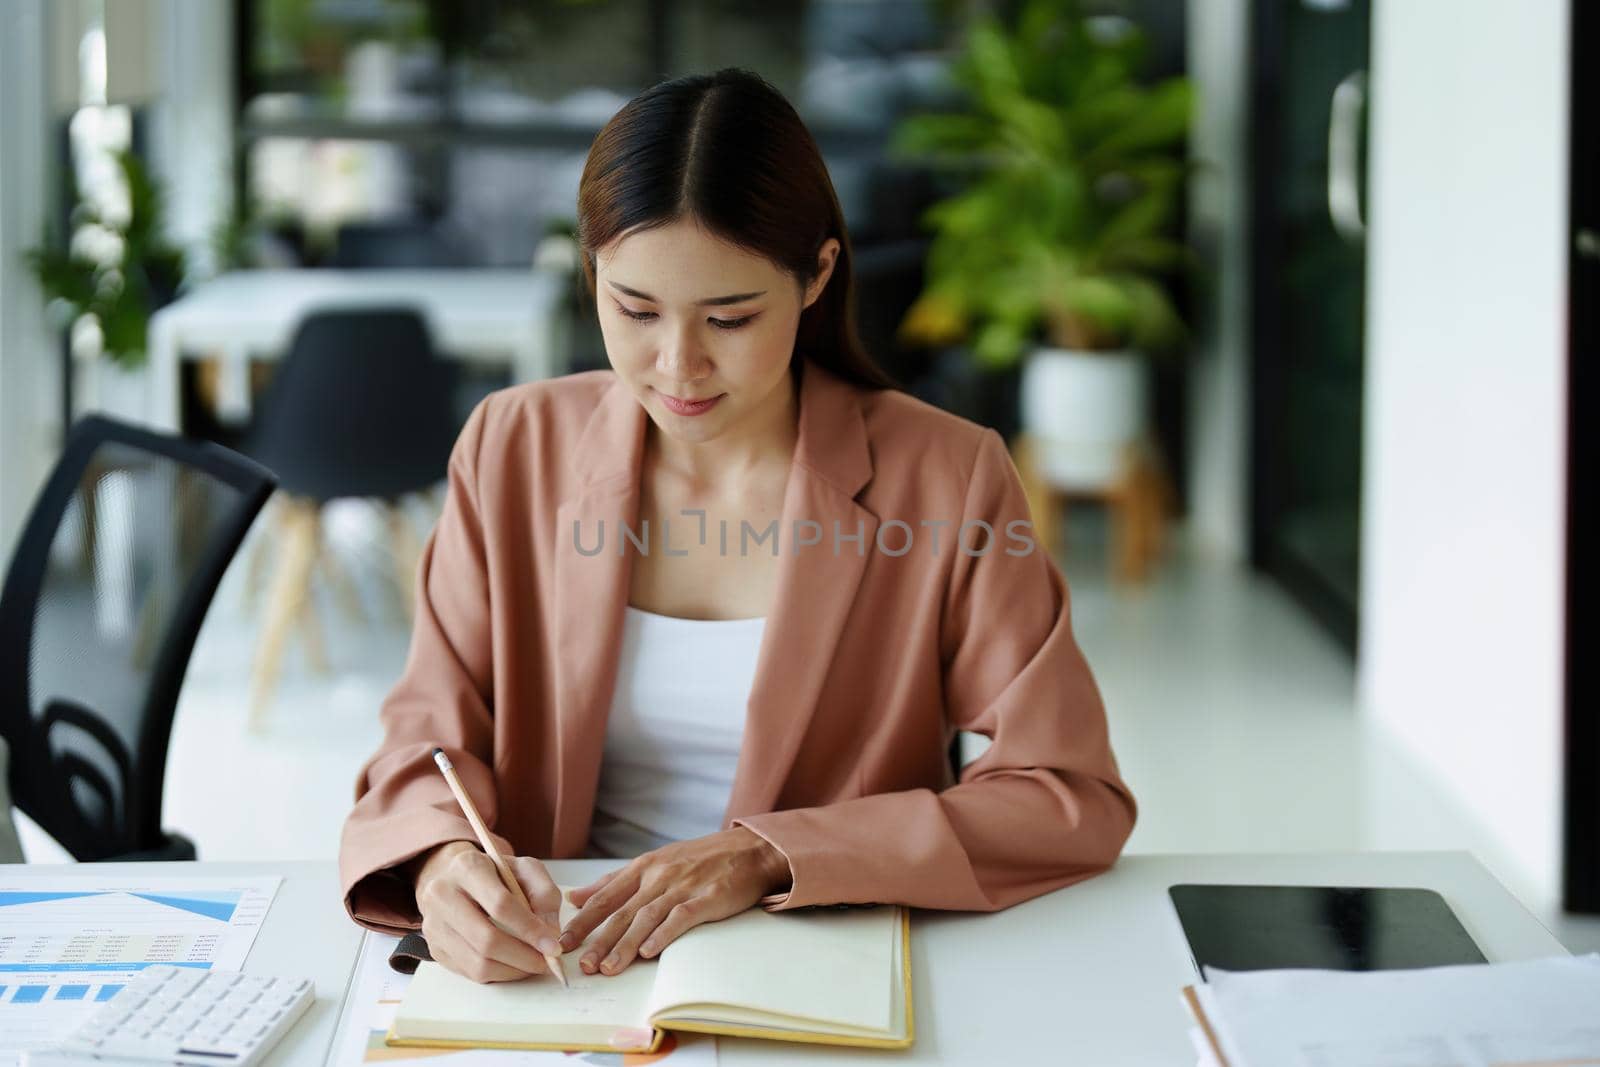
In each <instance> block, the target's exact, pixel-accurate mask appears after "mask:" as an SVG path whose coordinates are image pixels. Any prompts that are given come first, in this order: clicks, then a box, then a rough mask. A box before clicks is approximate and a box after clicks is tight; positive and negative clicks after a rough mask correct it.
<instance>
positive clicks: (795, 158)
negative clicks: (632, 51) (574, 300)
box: [578, 67, 896, 389]
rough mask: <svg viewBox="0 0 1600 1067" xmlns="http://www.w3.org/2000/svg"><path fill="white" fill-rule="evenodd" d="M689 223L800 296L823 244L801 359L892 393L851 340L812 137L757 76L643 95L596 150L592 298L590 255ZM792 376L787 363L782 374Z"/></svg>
mask: <svg viewBox="0 0 1600 1067" xmlns="http://www.w3.org/2000/svg"><path fill="white" fill-rule="evenodd" d="M685 218H688V219H693V220H695V221H696V222H698V223H699V224H700V225H702V226H704V227H705V228H706V229H707V230H709V231H710V232H711V233H714V234H716V235H717V236H718V237H720V238H722V239H723V240H725V241H728V242H730V243H732V244H735V245H738V246H740V247H741V248H746V249H749V250H750V251H751V252H754V253H756V254H758V255H761V256H764V257H766V258H767V259H768V260H770V261H771V262H772V263H774V264H776V265H777V266H778V267H779V268H780V269H782V270H784V271H786V272H788V273H789V274H790V275H791V276H793V277H794V278H796V279H798V280H799V281H800V283H801V284H802V285H809V284H810V283H811V282H812V281H813V280H815V278H816V275H817V253H818V252H820V251H821V250H822V244H823V242H824V241H826V240H827V239H828V238H830V237H834V238H837V239H838V241H839V246H840V247H839V255H838V258H837V259H836V260H835V262H834V266H833V274H832V275H831V276H830V277H829V279H828V284H827V286H826V287H825V288H824V289H823V290H822V293H821V295H820V296H818V297H817V299H816V300H814V301H813V302H812V304H811V306H810V307H808V308H806V309H805V310H804V311H802V312H801V314H800V325H799V329H798V330H797V331H796V335H795V350H794V356H793V361H798V360H799V359H800V358H801V357H802V356H804V357H805V358H807V359H810V360H812V361H813V362H815V363H817V364H819V365H821V366H823V367H826V368H827V369H828V370H830V371H832V372H833V373H835V374H837V375H839V376H840V377H841V378H844V379H845V380H847V381H851V382H855V383H857V384H859V385H864V386H867V387H869V388H877V389H892V388H896V383H895V382H894V381H893V379H891V378H890V377H889V376H888V375H887V374H886V373H884V371H883V370H882V369H881V368H879V367H878V365H877V364H876V363H874V362H873V361H872V358H871V357H870V356H868V355H867V352H866V349H865V348H864V347H863V346H862V344H861V338H860V336H859V335H858V334H857V332H856V308H855V278H854V275H853V274H852V272H851V267H850V237H849V234H847V233H846V232H845V227H844V213H843V212H842V211H840V210H839V198H838V196H837V195H836V194H835V193H834V190H833V182H832V180H831V179H829V177H828V171H827V168H826V167H825V166H824V165H823V162H822V153H821V152H819V151H818V150H817V143H816V141H814V140H813V139H812V137H811V131H809V130H807V129H806V126H805V123H803V122H802V121H800V116H799V115H798V114H796V113H795V110H794V107H793V106H792V105H790V103H789V101H787V100H785V99H784V97H783V94H782V93H780V92H778V90H776V89H774V88H773V87H772V86H771V85H770V84H769V83H768V82H767V81H766V80H765V79H764V78H762V77H761V76H760V75H759V74H755V73H752V72H750V71H747V70H741V69H739V68H737V67H725V68H723V69H722V70H719V71H717V72H716V73H715V74H693V75H687V76H685V77H681V78H673V79H672V80H670V81H664V82H661V83H660V84H659V85H656V86H654V87H652V88H650V89H647V90H645V91H644V92H642V93H640V94H639V95H638V96H636V97H634V98H633V99H632V100H630V101H628V103H627V104H626V105H624V106H623V108H622V110H620V111H618V112H617V113H616V114H615V115H613V116H612V118H611V121H610V122H608V123H606V125H605V128H604V129H602V130H601V131H600V133H599V136H597V137H596V138H595V139H594V145H593V146H592V147H591V148H590V149H589V158H588V160H587V161H586V162H585V163H584V167H583V178H582V180H581V181H580V182H579V185H578V245H579V247H580V248H581V249H582V250H583V255H582V257H581V258H582V260H583V276H584V281H585V283H586V285H587V288H588V292H589V297H590V299H591V300H593V299H594V298H595V253H596V251H597V250H599V249H601V248H604V247H606V246H607V245H608V244H610V243H611V241H612V240H613V239H615V238H617V237H619V236H621V235H623V234H626V233H631V232H634V231H637V230H648V229H653V228H655V227H657V226H664V225H667V224H669V223H672V222H676V221H678V220H680V219H685ZM791 365H792V364H791Z"/></svg>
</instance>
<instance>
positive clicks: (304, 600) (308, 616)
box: [296, 504, 329, 675]
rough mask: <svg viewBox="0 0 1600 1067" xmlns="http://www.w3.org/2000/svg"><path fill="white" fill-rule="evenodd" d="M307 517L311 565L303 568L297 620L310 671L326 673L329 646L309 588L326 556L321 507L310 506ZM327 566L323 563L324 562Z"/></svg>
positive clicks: (313, 596) (315, 600)
mask: <svg viewBox="0 0 1600 1067" xmlns="http://www.w3.org/2000/svg"><path fill="white" fill-rule="evenodd" d="M309 511H310V515H309V518H308V519H307V520H306V521H307V522H308V523H309V524H310V526H311V553H312V556H311V564H310V566H308V567H307V568H306V581H305V593H304V595H302V596H301V598H300V611H299V614H298V615H297V616H296V622H297V623H298V624H299V626H300V632H301V634H302V635H303V636H304V637H305V642H306V663H307V664H309V665H310V667H311V669H312V671H314V672H315V673H317V674H321V675H325V674H327V673H328V671H329V667H328V649H327V645H326V644H324V643H323V640H322V622H321V620H320V619H318V618H317V598H316V596H315V595H314V593H313V590H312V582H311V579H312V575H313V574H315V572H316V571H317V569H318V566H317V565H318V563H319V561H321V560H324V559H326V557H327V555H328V550H327V547H326V546H325V545H324V544H323V543H322V509H321V508H320V507H318V506H316V505H315V504H313V505H311V507H310V509H309ZM323 566H324V567H326V564H324V565H323Z"/></svg>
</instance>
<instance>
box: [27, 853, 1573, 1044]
mask: <svg viewBox="0 0 1600 1067" xmlns="http://www.w3.org/2000/svg"><path fill="white" fill-rule="evenodd" d="M613 866H615V863H614V862H613V861H606V860H565V861H558V862H553V863H551V864H550V869H551V873H552V874H554V875H555V877H556V880H557V881H561V882H567V883H583V882H587V881H589V880H591V879H592V878H594V877H595V876H597V875H599V874H600V873H602V872H603V871H606V870H609V869H611V867H613ZM101 867H102V865H96V869H97V870H98V869H101ZM103 867H104V869H105V870H107V871H108V872H110V873H116V872H122V873H139V872H143V873H147V874H150V873H160V874H164V875H179V874H185V873H188V874H208V875H209V874H220V875H227V874H236V875H237V874H265V873H276V874H282V875H283V876H284V883H283V887H282V888H281V889H280V890H279V891H278V897H277V899H276V901H274V903H273V906H272V911H271V912H270V913H269V914H268V916H267V921H266V924H265V926H264V927H263V928H262V931H261V934H260V935H259V936H258V937H257V939H256V944H255V948H254V949H253V950H252V951H251V953H250V958H249V960H248V961H247V962H246V965H245V969H246V970H248V971H253V972H258V973H262V974H283V975H292V974H299V975H304V976H306V977H310V978H314V979H315V980H316V984H317V1002H316V1004H315V1005H314V1006H313V1007H312V1009H311V1011H310V1012H308V1013H307V1015H306V1018H304V1019H302V1020H301V1021H300V1022H299V1023H298V1024H297V1025H296V1026H295V1028H294V1030H292V1031H291V1032H290V1033H289V1035H288V1037H286V1038H285V1039H284V1041H283V1043H282V1044H281V1045H279V1046H278V1048H276V1049H275V1050H274V1051H273V1054H272V1056H271V1057H270V1059H269V1060H268V1061H267V1067H290V1065H292V1067H319V1065H321V1064H322V1063H323V1062H324V1059H325V1057H326V1056H327V1055H328V1052H329V1049H330V1043H331V1041H332V1038H333V1036H334V1028H335V1025H336V1022H337V1020H338V1018H339V1014H340V1008H341V1006H342V1003H343V1000H344V997H345V995H346V991H347V986H348V982H349V978H350V974H351V970H352V968H353V966H354V963H355V957H356V952H357V949H358V947H359V945H360V939H361V933H362V931H361V930H360V929H359V928H358V927H356V926H355V925H353V924H352V923H350V921H349V920H348V919H347V918H346V917H345V914H344V908H343V906H342V904H341V903H340V902H339V893H338V886H337V880H336V874H335V869H334V865H333V864H332V863H290V864H212V863H198V864H185V863H174V864H106V865H103ZM20 869H26V870H28V871H29V872H30V873H38V874H50V873H55V874H63V873H73V872H77V873H83V869H82V868H73V867H53V868H52V867H42V866H41V867H31V868H16V867H12V868H10V870H11V871H13V872H15V871H18V870H20ZM0 870H5V868H0ZM1176 882H1232V883H1241V884H1295V883H1303V884H1313V885H1352V886H1353V885H1372V886H1420V887H1424V888H1429V889H1436V890H1438V891H1439V892H1440V893H1442V894H1443V895H1444V898H1445V900H1446V901H1447V902H1448V903H1449V904H1450V907H1451V908H1452V909H1453V910H1454V911H1455V913H1456V915H1457V916H1458V917H1459V918H1460V919H1461V922H1462V924H1463V925H1464V926H1465V927H1466V928H1467V932H1468V933H1469V934H1471V935H1472V937H1473V939H1474V940H1476V941H1477V943H1478V945H1479V947H1480V948H1482V949H1483V952H1484V955H1485V956H1487V957H1488V958H1489V960H1490V961H1494V962H1498V961H1504V960H1520V959H1536V958H1539V957H1543V956H1564V955H1567V954H1568V953H1567V951H1566V949H1565V948H1563V947H1562V945H1561V943H1560V942H1559V941H1557V940H1556V939H1555V937H1554V936H1552V935H1551V934H1550V932H1549V931H1548V930H1546V929H1545V928H1544V927H1543V926H1541V925H1540V924H1539V922H1538V920H1536V919H1535V918H1534V917H1533V916H1532V915H1531V914H1530V913H1529V912H1528V911H1527V909H1526V908H1524V907H1523V906H1522V905H1521V904H1520V903H1519V902H1518V901H1517V900H1516V898H1515V897H1513V896H1512V895H1511V894H1510V893H1509V892H1508V891H1507V890H1506V889H1505V887H1503V886H1502V885H1501V884H1500V883H1499V882H1497V881H1496V880H1495V879H1494V877H1493V876H1492V875H1490V874H1489V872H1488V871H1487V870H1485V869H1484V868H1483V867H1482V866H1481V865H1480V864H1479V863H1478V862H1477V861H1476V860H1474V859H1473V858H1472V857H1471V856H1470V855H1469V854H1467V853H1465V852H1373V853H1337V854H1320V853H1306V854H1296V855H1193V856H1170V855H1169V856H1160V855H1150V856H1139V855H1134V856H1128V857H1125V858H1124V859H1123V860H1121V861H1120V862H1119V863H1118V864H1117V866H1116V867H1115V868H1114V869H1112V870H1111V871H1108V872H1107V873H1105V874H1103V875H1100V876H1098V877H1096V878H1092V879H1090V880H1089V881H1087V882H1082V883H1080V884H1078V885H1075V886H1070V887H1068V888H1067V889H1064V890H1060V891H1058V892H1055V893H1050V894H1047V895H1045V896H1043V897H1039V898H1037V899H1035V900H1031V901H1028V902H1026V903H1023V904H1018V905H1016V906H1015V907H1012V908H1009V909H1007V910H1005V911H1002V912H996V913H994V914H990V915H975V914H958V913H946V912H930V911H919V912H916V913H915V914H914V916H913V918H912V925H911V930H912V934H911V936H912V942H911V962H912V985H913V991H914V994H915V997H916V1044H915V1045H914V1046H913V1047H912V1048H911V1049H910V1050H909V1051H908V1052H905V1053H898V1052H897V1053H884V1052H877V1051H872V1050H866V1049H848V1048H832V1047H825V1046H819V1045H806V1046H803V1045H787V1044H783V1043H781V1042H773V1041H755V1040H741V1039H731V1038H722V1039H719V1063H720V1064H722V1065H723V1067H743V1065H746V1064H772V1065H777V1064H785V1065H788V1064H794V1065H805V1064H835V1065H837V1064H850V1065H860V1067H868V1065H871V1067H885V1065H887V1064H889V1063H891V1062H892V1063H894V1064H897V1065H906V1064H918V1065H920V1064H959V1065H974V1067H976V1065H982V1064H990V1063H1017V1062H1032V1061H1042V1062H1048V1063H1052V1064H1060V1065H1063V1067H1066V1065H1074V1064H1083V1065H1086V1067H1120V1065H1123V1064H1128V1065H1146V1064H1148V1065H1150V1067H1157V1065H1160V1067H1172V1065H1184V1064H1191V1063H1193V1062H1194V1051H1193V1048H1192V1047H1191V1046H1190V1044H1189V1040H1188V1025H1189V1020H1188V1017H1187V1015H1185V1013H1184V1010H1183V1008H1182V1006H1181V1004H1180V1002H1179V999H1178V991H1179V990H1180V989H1181V988H1182V987H1183V986H1185V985H1188V984H1191V983H1193V982H1194V981H1195V980H1196V976H1195V974H1194V970H1193V967H1192V966H1191V964H1190V962H1189V957H1188V951H1187V949H1186V947H1185V945H1184V941H1183V934H1182V931H1181V930H1180V928H1179V926H1178V921H1177V918H1176V917H1175V915H1174V914H1173V912H1172V908H1171V906H1170V905H1169V903H1168V901H1167V887H1168V886H1170V885H1172V884H1174V883H1176Z"/></svg>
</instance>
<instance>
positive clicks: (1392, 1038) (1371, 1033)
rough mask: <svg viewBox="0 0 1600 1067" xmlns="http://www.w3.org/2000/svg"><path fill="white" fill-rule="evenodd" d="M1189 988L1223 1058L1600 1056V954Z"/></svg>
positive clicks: (1243, 975)
mask: <svg viewBox="0 0 1600 1067" xmlns="http://www.w3.org/2000/svg"><path fill="white" fill-rule="evenodd" d="M1206 977H1207V980H1208V981H1207V984H1205V985H1201V986H1189V987H1187V988H1185V989H1184V991H1183V994H1184V1003H1185V1004H1186V1005H1187V1006H1188V1008H1189V1010H1190V1012H1191V1014H1193V1016H1194V1019H1195V1022H1196V1023H1197V1024H1198V1026H1199V1035H1198V1038H1199V1039H1198V1040H1197V1041H1196V1048H1197V1051H1199V1052H1200V1053H1201V1063H1202V1064H1205V1063H1207V1062H1208V1057H1209V1061H1210V1062H1212V1063H1214V1064H1216V1065H1217V1067H1276V1065H1281V1064H1308V1065H1315V1067H1356V1065H1360V1067H1423V1065H1426V1067H1446V1065H1460V1067H1511V1065H1517V1067H1533V1065H1537V1064H1548V1065H1552V1067H1553V1065H1556V1064H1560V1065H1563V1067H1565V1065H1572V1064H1600V954H1596V953H1590V954H1589V955H1586V956H1557V957H1551V958H1549V959H1540V960H1526V961H1522V962H1517V963H1491V964H1468V965H1464V966H1457V967H1426V968H1420V969H1416V970H1401V971H1321V970H1276V971H1247V972H1235V971H1222V970H1217V969H1215V968H1208V969H1207V971H1206Z"/></svg>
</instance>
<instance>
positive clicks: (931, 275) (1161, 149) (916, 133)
mask: <svg viewBox="0 0 1600 1067" xmlns="http://www.w3.org/2000/svg"><path fill="white" fill-rule="evenodd" d="M1144 51H1145V41H1144V37H1143V35H1142V34H1141V33H1140V32H1139V31H1138V29H1137V28H1136V27H1134V26H1132V24H1130V23H1126V22H1123V21H1122V20H1107V19H1104V18H1094V17H1090V16H1089V15H1087V14H1086V13H1085V12H1084V10H1083V8H1082V5H1081V4H1080V3H1078V2H1076V0H1029V2H1028V3H1026V4H1025V5H1024V6H1023V8H1022V10H1021V12H1020V14H1019V15H1018V16H1017V18H1016V19H1015V21H1014V23H1013V24H1009V25H1008V24H1006V23H1003V22H1001V21H1000V20H999V19H997V18H995V17H994V16H991V15H984V16H980V17H978V18H977V19H975V20H974V22H973V23H972V24H971V26H970V27H969V29H968V32H967V36H966V47H965V51H964V53H963V54H962V55H961V56H960V58H959V59H958V60H957V62H956V65H955V67H954V70H953V75H954V80H955V82H956V84H957V85H958V86H959V87H960V89H962V90H963V91H964V94H965V95H966V96H967V97H968V98H969V108H968V110H966V111H963V112H960V113H952V114H917V115H911V116H908V117H906V118H905V119H903V120H902V121H901V124H900V125H899V127H898V128H897V129H896V130H895V134H894V136H893V138H892V141H891V148H892V150H893V151H894V152H896V153H897V154H899V155H901V156H902V157H912V158H918V159H920V160H922V161H925V162H929V163H932V164H933V165H935V166H936V167H937V168H939V169H941V170H943V171H944V172H945V173H946V174H947V175H948V176H949V177H951V178H953V179H954V183H955V185H956V188H957V190H958V191H956V192H955V193H954V195H952V196H950V197H949V198H947V199H945V200H942V201H940V202H939V203H937V204H935V205H934V206H933V207H931V208H929V209H928V211H927V212H926V214H925V216H924V219H923V222H924V225H925V226H927V227H928V228H929V229H931V230H932V232H933V234H934V239H933V244H932V246H931V249H930V251H929V256H928V263H927V282H926V284H925V287H924V290H923V292H922V294H921V295H920V296H919V297H918V299H917V301H916V302H915V303H914V304H913V306H912V308H911V309H910V311H909V312H908V313H907V315H906V318H905V320H904V321H903V322H902V324H901V328H900V332H901V336H902V337H903V338H905V339H907V340H910V341H914V342H922V343H931V344H947V343H950V342H953V341H957V340H962V339H970V342H971V347H972V350H973V352H974V353H975V355H976V356H977V358H978V360H979V361H980V362H981V363H982V364H984V365H987V366H990V367H1005V366H1009V365H1011V364H1012V363H1014V362H1015V361H1016V360H1017V359H1018V358H1020V357H1021V356H1022V355H1023V354H1024V353H1025V352H1026V351H1027V349H1028V348H1029V347H1030V345H1031V343H1032V342H1034V341H1036V340H1044V341H1046V342H1047V343H1049V344H1052V345H1055V346H1058V347H1062V348H1072V349H1080V350H1082V349H1087V350H1102V349H1118V348H1124V347H1128V346H1133V347H1137V348H1140V349H1143V350H1146V351H1160V350H1163V349H1165V348H1169V347H1171V346H1173V345H1174V344H1175V343H1176V342H1177V341H1179V340H1181V339H1182V337H1183V336H1184V332H1185V331H1184V326H1183V323H1182V321H1181V319H1180V318H1179V316H1178V314H1177V311H1176V310H1175V309H1174V307H1173V306H1172V303H1171V300H1170V299H1169V297H1168V295H1167V292H1166V290H1165V288H1164V287H1163V285H1162V282H1161V278H1160V276H1161V275H1162V274H1164V273H1167V272H1170V271H1172V270H1174V269H1175V268H1178V267H1180V266H1185V265H1190V264H1192V263H1193V262H1194V259H1193V257H1192V255H1191V253H1190V252H1189V250H1188V249H1187V248H1185V247H1184V246H1183V245H1182V244H1181V243H1180V242H1179V241H1178V240H1177V237H1176V235H1175V223H1176V209H1177V205H1178V199H1179V197H1180V195H1181V193H1182V190H1183V187H1184V184H1185V181H1186V179H1187V176H1188V174H1189V172H1190V170H1191V165H1190V164H1189V163H1188V161H1187V160H1186V159H1185V158H1184V154H1183V151H1182V145H1183V142H1184V138H1185V136H1186V133H1187V131H1188V127H1189V116H1190V110H1191V95H1192V94H1191V87H1190V84H1189V83H1188V81H1187V80H1186V79H1182V78H1170V79H1167V80H1165V81H1162V82H1159V83H1158V84H1155V85H1149V86H1147V85H1144V84H1141V83H1140V81H1139V80H1138V72H1139V69H1140V66H1141V64H1142V60H1143V55H1144Z"/></svg>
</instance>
